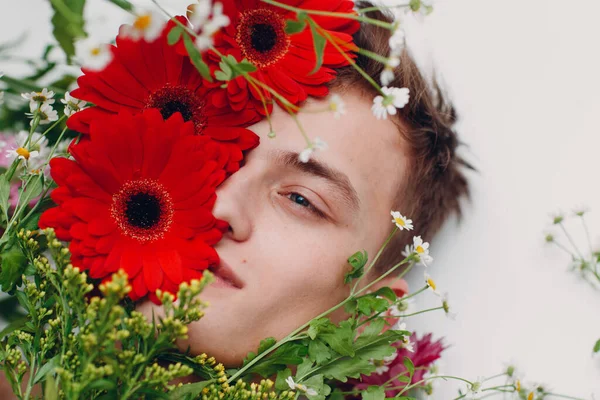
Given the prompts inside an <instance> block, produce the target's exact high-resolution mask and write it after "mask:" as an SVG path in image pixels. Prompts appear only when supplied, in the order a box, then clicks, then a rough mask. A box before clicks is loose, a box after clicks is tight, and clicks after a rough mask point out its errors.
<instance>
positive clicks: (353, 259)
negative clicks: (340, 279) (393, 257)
mask: <svg viewBox="0 0 600 400" xmlns="http://www.w3.org/2000/svg"><path fill="white" fill-rule="evenodd" d="M368 259H369V256H368V254H367V252H366V250H363V251H357V252H356V253H354V254H352V255H351V256H350V258H348V264H350V266H351V267H352V271H350V272H348V273H347V274H345V275H344V283H345V284H348V283H350V282H352V281H353V280H354V279H359V278H360V277H361V276H363V274H364V272H365V265H366V264H367V261H368Z"/></svg>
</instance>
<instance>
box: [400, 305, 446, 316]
mask: <svg viewBox="0 0 600 400" xmlns="http://www.w3.org/2000/svg"><path fill="white" fill-rule="evenodd" d="M443 309H444V307H443V306H439V307H434V308H428V309H426V310H421V311H417V312H414V313H411V314H406V315H400V317H399V318H406V317H412V316H414V315H419V314H425V313H427V312H431V311H437V310H443Z"/></svg>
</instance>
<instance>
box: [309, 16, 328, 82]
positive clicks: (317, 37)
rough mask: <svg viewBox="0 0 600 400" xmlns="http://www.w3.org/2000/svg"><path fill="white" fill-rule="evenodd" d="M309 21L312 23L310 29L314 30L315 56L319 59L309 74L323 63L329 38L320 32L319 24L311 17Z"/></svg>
mask: <svg viewBox="0 0 600 400" xmlns="http://www.w3.org/2000/svg"><path fill="white" fill-rule="evenodd" d="M308 22H309V24H310V31H311V32H312V37H313V45H314V46H315V57H316V59H317V63H316V64H315V68H314V69H313V70H312V71H311V72H309V75H312V74H314V73H315V72H317V71H318V70H319V69H320V68H321V66H322V65H323V53H324V52H325V44H327V40H326V39H325V37H323V35H321V34H320V33H319V31H318V30H317V25H316V24H315V22H314V21H313V20H312V19H309V20H308Z"/></svg>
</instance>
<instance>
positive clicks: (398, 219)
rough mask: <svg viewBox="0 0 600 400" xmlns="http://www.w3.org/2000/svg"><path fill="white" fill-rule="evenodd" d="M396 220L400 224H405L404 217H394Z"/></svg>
mask: <svg viewBox="0 0 600 400" xmlns="http://www.w3.org/2000/svg"><path fill="white" fill-rule="evenodd" d="M394 221H396V223H397V224H398V225H400V226H405V225H406V224H405V223H404V220H403V219H402V218H394Z"/></svg>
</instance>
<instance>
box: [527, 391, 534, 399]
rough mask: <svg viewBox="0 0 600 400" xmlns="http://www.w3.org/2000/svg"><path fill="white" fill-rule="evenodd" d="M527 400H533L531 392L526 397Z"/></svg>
mask: <svg viewBox="0 0 600 400" xmlns="http://www.w3.org/2000/svg"><path fill="white" fill-rule="evenodd" d="M527 400H533V392H529V395H528V396H527Z"/></svg>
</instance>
